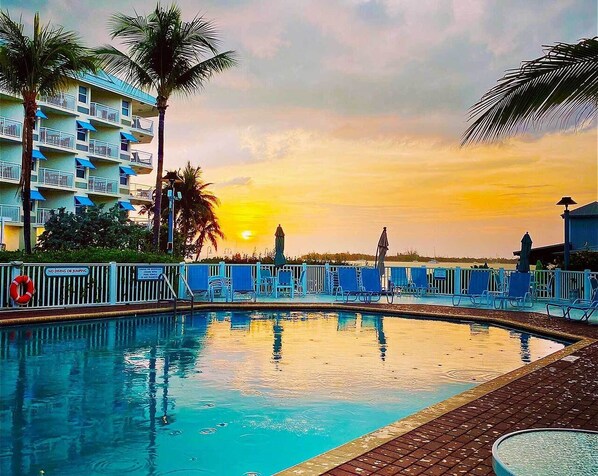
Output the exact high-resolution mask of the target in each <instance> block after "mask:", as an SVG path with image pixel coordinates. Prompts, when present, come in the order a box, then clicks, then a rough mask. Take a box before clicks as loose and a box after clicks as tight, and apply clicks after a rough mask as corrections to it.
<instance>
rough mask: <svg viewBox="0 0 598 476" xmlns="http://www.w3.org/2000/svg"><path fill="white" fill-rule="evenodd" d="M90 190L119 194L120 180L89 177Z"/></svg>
mask: <svg viewBox="0 0 598 476" xmlns="http://www.w3.org/2000/svg"><path fill="white" fill-rule="evenodd" d="M87 190H88V191H89V192H99V193H109V194H111V195H116V194H118V182H117V181H116V180H109V179H105V178H101V177H93V176H91V177H89V186H88V188H87Z"/></svg>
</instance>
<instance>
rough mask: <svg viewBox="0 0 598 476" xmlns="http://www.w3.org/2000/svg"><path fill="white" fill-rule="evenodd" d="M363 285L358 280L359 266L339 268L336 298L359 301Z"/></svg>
mask: <svg viewBox="0 0 598 476" xmlns="http://www.w3.org/2000/svg"><path fill="white" fill-rule="evenodd" d="M360 293H361V287H360V286H359V282H358V281H357V268H349V267H347V268H338V286H337V288H336V291H335V299H336V300H340V301H342V300H344V301H345V302H349V301H357V298H358V297H359V294H360Z"/></svg>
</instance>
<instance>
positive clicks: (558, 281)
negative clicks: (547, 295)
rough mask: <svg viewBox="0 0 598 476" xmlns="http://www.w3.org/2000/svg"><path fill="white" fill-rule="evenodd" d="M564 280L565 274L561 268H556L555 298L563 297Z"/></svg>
mask: <svg viewBox="0 0 598 476" xmlns="http://www.w3.org/2000/svg"><path fill="white" fill-rule="evenodd" d="M562 280H563V276H562V273H561V270H560V269H559V268H557V269H555V270H554V298H555V299H562V293H561V291H562V285H563V284H562Z"/></svg>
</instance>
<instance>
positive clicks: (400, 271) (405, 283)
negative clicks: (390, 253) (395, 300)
mask: <svg viewBox="0 0 598 476" xmlns="http://www.w3.org/2000/svg"><path fill="white" fill-rule="evenodd" d="M388 287H389V289H392V290H393V291H394V292H395V293H396V294H401V292H403V291H409V290H411V288H412V286H411V281H409V278H407V268H403V267H402V266H400V267H394V266H393V267H391V268H390V280H389V283H388Z"/></svg>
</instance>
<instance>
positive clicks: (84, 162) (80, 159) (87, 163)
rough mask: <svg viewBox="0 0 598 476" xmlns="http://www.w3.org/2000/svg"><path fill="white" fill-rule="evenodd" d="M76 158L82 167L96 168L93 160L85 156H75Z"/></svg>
mask: <svg viewBox="0 0 598 476" xmlns="http://www.w3.org/2000/svg"><path fill="white" fill-rule="evenodd" d="M75 160H76V161H77V163H78V164H79V165H80V166H81V167H87V168H88V169H95V168H96V166H95V165H93V164H92V163H91V160H89V159H84V158H83V157H75Z"/></svg>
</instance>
